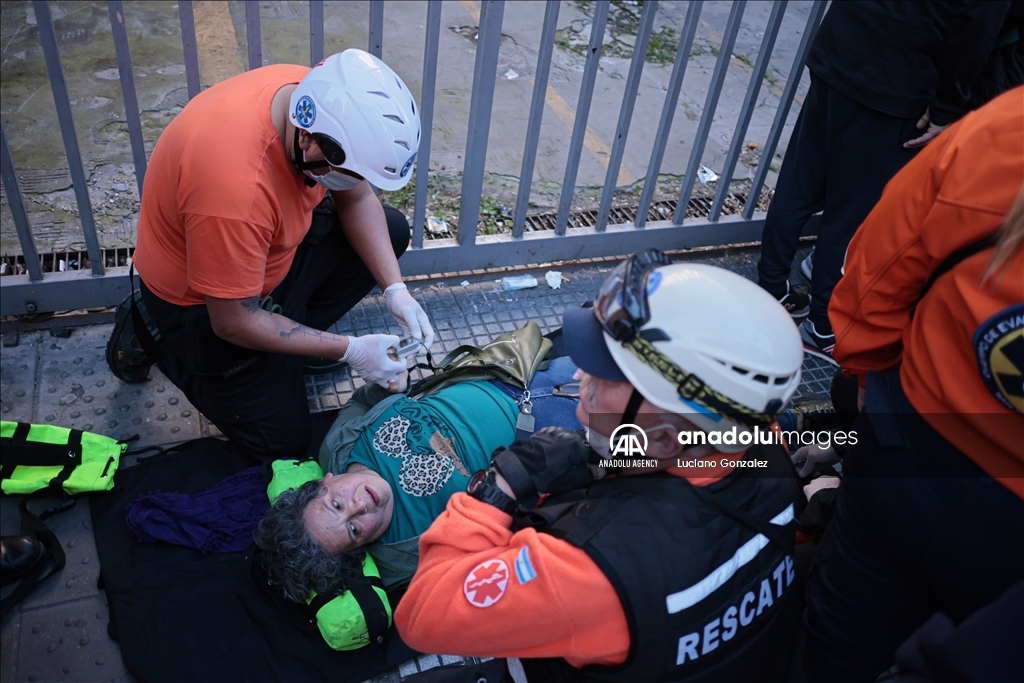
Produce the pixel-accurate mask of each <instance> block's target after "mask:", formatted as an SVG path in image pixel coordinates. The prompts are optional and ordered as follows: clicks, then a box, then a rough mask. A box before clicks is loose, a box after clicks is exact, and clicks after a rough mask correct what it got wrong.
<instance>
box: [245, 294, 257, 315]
mask: <svg viewBox="0 0 1024 683" xmlns="http://www.w3.org/2000/svg"><path fill="white" fill-rule="evenodd" d="M241 303H242V308H244V309H245V311H246V313H255V312H256V311H258V310H260V298H259V297H258V296H251V297H249V298H248V299H242V300H241Z"/></svg>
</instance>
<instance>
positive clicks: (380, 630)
mask: <svg viewBox="0 0 1024 683" xmlns="http://www.w3.org/2000/svg"><path fill="white" fill-rule="evenodd" d="M271 467H272V468H273V478H272V479H271V481H270V484H269V486H267V495H268V496H269V498H270V504H271V505H273V504H274V502H275V501H276V500H277V497H278V496H280V495H281V493H282V492H284V491H287V490H288V489H293V488H298V487H299V486H302V485H303V484H305V483H306V482H307V481H311V480H313V479H320V478H321V477H323V476H324V473H323V470H321V469H320V464H319V463H317V462H316V461H315V460H301V461H300V460H275V461H274V462H273V464H272V466H271ZM363 578H364V579H365V580H364V581H360V582H359V583H357V584H356V585H354V586H351V587H349V589H348V590H345V591H344V592H341V593H337V594H325V595H317V593H316V591H313V592H312V594H311V595H310V596H309V599H308V600H306V605H307V608H308V612H309V615H310V617H311V618H315V619H316V625H317V628H319V629H320V635H322V636H323V637H324V640H325V641H327V644H328V645H330V646H331V647H332V648H333V649H335V650H357V649H359V648H361V647H365V646H367V645H369V644H370V643H372V642H376V643H380V642H383V640H384V633H385V632H386V631H387V630H388V628H390V626H391V623H392V614H391V603H390V602H388V596H387V593H385V592H384V584H383V583H382V582H381V580H380V572H378V571H377V565H376V564H375V563H374V561H373V558H372V557H370V554H369V553H367V554H366V558H365V559H364V560H363Z"/></svg>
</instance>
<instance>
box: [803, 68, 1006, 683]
mask: <svg viewBox="0 0 1024 683" xmlns="http://www.w3.org/2000/svg"><path fill="white" fill-rule="evenodd" d="M1022 188H1024V87H1020V88H1017V89H1015V90H1012V91H1010V92H1008V93H1006V94H1004V95H1002V96H1000V97H999V98H997V99H995V100H993V101H992V102H991V103H990V104H988V105H987V106H985V107H983V108H982V109H980V110H978V111H977V112H974V113H972V114H969V115H968V116H967V117H965V118H964V119H963V120H961V121H960V122H958V123H956V124H954V125H952V126H950V128H949V129H948V130H947V131H946V132H945V133H944V134H943V135H941V136H940V137H939V138H937V139H936V140H935V141H934V142H932V143H931V144H930V145H928V146H927V147H925V148H924V150H923V151H922V152H921V153H920V154H919V155H918V156H917V157H916V158H915V159H914V160H913V161H912V162H911V163H910V164H908V165H907V167H906V168H904V169H903V170H902V171H901V172H900V173H899V174H898V175H896V177H895V178H893V180H892V181H891V182H890V183H889V185H888V186H887V187H886V189H885V192H884V193H883V195H882V198H881V200H880V201H879V203H878V205H877V206H876V207H875V209H874V211H872V212H871V214H870V215H869V216H868V218H867V220H865V222H864V224H863V225H862V226H861V227H860V229H859V230H858V232H857V235H856V236H855V238H854V239H853V241H852V242H851V244H850V250H849V253H848V255H847V258H846V268H845V270H846V272H845V275H844V277H843V279H842V280H841V281H840V283H839V285H838V286H837V287H836V289H835V292H834V294H833V297H832V301H831V304H830V306H829V316H830V318H831V321H832V325H833V327H834V329H835V333H836V349H835V358H836V360H837V361H839V363H840V364H841V365H842V366H843V367H844V369H846V370H847V371H848V372H852V373H854V374H856V375H858V376H859V377H860V378H861V379H862V380H864V379H866V386H867V397H866V401H867V403H866V408H865V412H864V413H862V414H861V415H860V416H859V417H858V422H857V425H856V426H855V429H858V430H859V432H860V441H859V443H858V444H857V446H855V447H853V448H851V450H850V451H849V453H848V454H847V457H846V460H845V461H844V470H845V472H846V474H847V475H848V476H847V477H846V479H845V480H844V482H843V485H842V487H841V488H840V492H839V504H838V510H837V514H836V518H835V520H834V521H833V522H832V526H831V527H830V529H829V534H828V535H827V536H826V539H825V540H826V542H824V543H823V545H822V548H821V549H820V550H823V551H827V552H826V553H824V554H823V559H824V564H823V565H822V567H823V568H822V569H821V570H820V571H819V572H817V573H812V578H811V582H810V586H809V596H810V598H809V603H810V605H809V610H808V619H807V621H808V625H809V627H810V628H809V642H810V646H811V647H810V656H811V671H812V679H813V680H828V681H837V682H842V681H859V680H864V681H867V680H874V677H875V676H877V675H878V674H879V673H880V672H881V671H883V670H884V669H885V668H886V667H888V665H889V663H891V660H892V656H893V653H894V651H895V649H896V647H897V646H898V645H899V643H900V642H902V641H903V640H904V639H905V638H906V637H907V636H909V635H910V633H911V632H912V631H913V630H914V629H916V628H917V627H918V626H920V625H921V624H922V623H923V622H924V621H925V620H926V619H927V618H928V617H930V616H931V614H932V613H934V612H943V613H945V614H947V615H948V616H949V617H950V618H952V619H953V620H954V622H959V621H961V620H962V619H964V618H966V617H967V616H968V615H969V614H970V613H971V612H973V611H974V610H977V609H979V608H980V607H982V606H983V605H985V604H988V603H989V602H991V601H992V600H994V599H995V598H997V597H998V596H999V595H1000V594H1001V593H1002V592H1003V591H1005V590H1006V589H1007V588H1008V587H1009V586H1010V585H1012V584H1014V583H1015V582H1016V581H1019V580H1021V579H1022V578H1024V534H1022V533H1021V530H1022V529H1024V501H1022V500H1021V498H1024V415H1022V414H1021V409H1022V401H1024V395H1022V394H1024V392H1022V375H1024V256H1022V254H1021V251H1020V250H1019V249H1018V250H1017V251H1016V253H1014V254H1013V255H1012V257H1011V259H1010V260H1009V262H1008V263H1006V264H1005V266H1004V267H1003V268H1002V269H1001V271H1000V272H998V273H996V274H995V275H994V276H993V277H991V278H990V279H988V280H986V279H985V278H984V274H985V271H986V269H987V268H988V266H989V264H990V263H991V260H992V254H993V251H992V249H991V248H989V249H986V250H983V251H981V252H979V253H977V254H975V255H973V256H969V257H967V258H964V259H963V260H960V261H959V262H958V263H957V264H956V265H954V266H953V267H952V268H951V269H950V270H949V271H948V272H946V273H945V274H944V275H942V276H940V277H938V278H937V279H936V280H935V281H934V283H933V284H932V285H931V287H930V289H928V291H927V292H926V293H925V294H924V296H923V298H922V292H924V290H925V287H926V284H927V283H928V281H929V278H930V276H931V274H932V273H933V272H934V271H935V270H936V269H937V268H939V266H940V264H942V263H943V262H945V261H947V259H949V258H950V257H951V256H952V255H954V254H955V253H956V252H958V251H959V250H961V249H963V248H964V247H966V246H968V245H971V244H973V243H976V242H978V241H979V240H980V239H982V238H985V237H988V236H990V235H992V234H993V233H995V232H996V231H997V230H998V229H999V227H1000V225H1001V224H1002V223H1003V220H1004V217H1005V216H1006V214H1007V212H1008V211H1009V209H1010V207H1011V205H1012V204H1013V202H1014V200H1015V199H1016V197H1017V196H1018V194H1019V193H1020V192H1021V191H1022ZM915 309H916V310H915ZM882 374H884V375H885V376H884V377H883V376H882Z"/></svg>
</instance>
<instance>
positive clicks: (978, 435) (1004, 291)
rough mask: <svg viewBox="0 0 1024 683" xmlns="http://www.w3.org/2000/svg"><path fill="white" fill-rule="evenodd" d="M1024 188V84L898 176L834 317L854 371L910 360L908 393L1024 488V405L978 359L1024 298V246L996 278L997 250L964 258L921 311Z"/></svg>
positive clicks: (938, 426) (984, 462) (954, 129)
mask: <svg viewBox="0 0 1024 683" xmlns="http://www.w3.org/2000/svg"><path fill="white" fill-rule="evenodd" d="M1022 187H1024V87H1018V88H1016V89H1014V90H1012V91H1010V92H1008V93H1005V94H1003V95H1002V96H1000V97H998V98H996V99H995V100H993V101H992V102H990V103H989V104H988V105H987V106H985V107H983V108H982V109H980V110H978V111H976V112H974V113H972V114H969V115H968V116H966V117H965V118H964V119H963V120H961V121H959V122H958V123H955V124H953V125H952V126H950V127H949V129H948V130H947V131H946V132H945V133H944V134H943V135H941V136H940V137H939V138H937V139H936V140H935V141H934V142H932V143H931V144H930V145H928V146H927V147H925V148H924V149H923V150H922V151H921V152H920V153H919V154H918V155H917V156H916V157H915V158H914V159H913V160H912V161H911V162H910V163H909V164H907V165H906V166H905V167H904V168H903V170H902V171H900V172H899V173H898V174H897V175H896V176H895V177H894V178H893V179H892V180H891V181H890V182H889V184H888V185H887V186H886V188H885V191H884V192H883V193H882V197H881V199H880V200H879V202H878V204H877V205H876V206H875V208H874V210H873V211H872V212H871V213H870V214H869V215H868V217H867V218H866V219H865V220H864V223H863V224H862V225H861V226H860V228H859V229H858V230H857V234H856V235H855V236H854V238H853V241H851V242H850V248H849V251H848V252H847V257H846V271H845V274H844V275H843V278H842V280H840V281H839V284H838V285H837V286H836V288H835V291H834V292H833V293H832V300H831V302H830V303H829V319H830V320H831V322H832V327H833V329H834V330H835V333H836V347H835V359H836V361H837V362H839V364H840V365H841V366H842V367H843V368H844V369H846V370H849V371H851V372H853V373H855V374H858V375H863V374H865V373H867V372H868V371H869V370H875V371H880V372H884V371H887V370H890V369H892V368H894V367H896V366H897V365H899V364H900V363H902V367H901V369H900V379H901V382H902V386H903V391H904V392H905V393H906V395H907V399H908V400H909V401H910V403H911V405H913V406H914V408H915V409H916V410H917V412H918V413H920V414H921V415H922V417H923V418H924V419H925V420H926V421H927V422H928V424H929V425H931V426H932V428H934V429H935V431H937V432H938V433H939V434H941V435H942V436H943V438H945V439H946V440H947V441H949V442H950V443H951V444H952V445H953V446H955V447H956V448H957V449H959V450H960V451H961V452H962V453H964V455H966V456H967V457H969V458H970V459H971V460H973V461H974V462H975V463H977V465H978V466H979V467H981V469H983V470H985V471H986V472H988V473H989V474H990V475H991V476H992V477H993V478H995V479H998V480H999V481H1000V482H1002V483H1003V484H1004V485H1005V486H1007V488H1009V489H1011V490H1012V491H1014V492H1015V493H1016V494H1017V495H1019V496H1021V497H1024V415H1021V414H1020V413H1018V412H1015V411H1012V410H1010V409H1009V408H1007V407H1006V406H1005V405H1004V404H1003V403H1002V402H1001V401H1000V400H999V399H998V398H997V395H996V394H995V393H994V392H993V391H992V390H991V389H990V387H989V386H988V385H987V384H986V381H985V379H984V378H983V376H982V374H981V371H980V370H979V363H978V358H977V356H978V355H982V354H981V351H982V350H983V349H982V348H981V347H976V344H975V339H974V337H975V334H976V332H978V331H979V330H982V332H983V333H984V331H985V329H987V327H986V326H987V325H989V326H990V325H991V322H990V321H992V319H993V317H994V316H997V314H998V315H1003V316H1006V315H1008V312H1007V309H1009V308H1010V307H1011V306H1014V305H1017V304H1021V303H1022V302H1024V255H1022V254H1021V252H1020V251H1019V250H1018V252H1017V253H1016V255H1015V256H1014V258H1012V259H1011V260H1010V261H1009V263H1008V264H1007V265H1006V267H1005V268H1004V269H1003V270H1002V272H1001V274H1000V275H997V276H996V277H994V278H992V279H991V280H990V281H988V282H987V283H984V284H983V283H982V281H981V280H982V277H983V275H984V273H985V270H986V269H987V268H988V265H989V263H990V262H991V260H992V253H993V252H992V250H991V249H989V250H985V251H982V252H981V253H978V254H975V255H974V256H972V257H970V258H967V259H965V260H963V261H961V262H960V264H959V265H957V266H956V267H955V268H953V269H952V270H951V271H950V272H948V273H946V274H945V275H943V276H942V277H940V278H938V279H937V280H936V281H935V283H934V284H933V285H932V287H931V289H930V290H929V291H928V293H927V295H926V296H925V297H924V298H923V299H921V301H920V304H919V306H918V308H917V312H916V313H915V314H914V316H913V319H911V315H910V311H911V308H912V306H913V305H914V304H915V303H916V302H917V300H918V297H919V296H920V293H921V291H922V289H923V288H924V285H925V283H926V282H927V280H928V278H929V276H930V275H931V273H932V272H933V271H934V270H935V268H936V267H938V265H939V264H940V263H942V261H944V260H945V259H946V258H947V257H948V256H949V255H951V254H953V253H954V252H956V251H957V250H959V249H961V248H963V247H964V246H966V245H969V244H972V243H973V242H976V241H977V240H979V239H981V238H983V237H986V236H988V235H991V234H992V233H994V232H995V231H996V230H997V229H998V228H999V226H1000V225H1001V224H1002V222H1003V219H1004V217H1005V216H1006V213H1007V212H1008V211H1009V209H1010V206H1011V205H1012V204H1013V201H1014V199H1016V197H1017V195H1018V194H1019V193H1020V192H1021V188H1022ZM1011 313H1012V312H1011ZM1011 317H1012V315H1011ZM995 322H996V323H997V326H998V322H999V321H998V320H996V321H995ZM1020 327H1021V325H1020V322H1019V319H1018V322H1017V324H1016V329H1017V331H1016V332H1014V331H1013V330H1014V329H1015V325H1014V323H1013V321H1012V320H1007V321H1006V322H1004V323H1003V324H1002V326H1001V327H1000V329H997V330H996V332H995V335H996V336H998V335H999V334H1002V333H1007V334H1010V335H1012V334H1019V328H1020ZM1004 341H1008V340H1007V339H1004ZM1010 354H1012V351H1009V345H1007V355H1008V356H1009V355H1010ZM1001 369H1002V368H1001ZM1020 370H1021V368H1019V367H1018V368H1017V375H1016V387H1013V386H1012V384H1013V379H1012V378H1011V377H1009V375H1007V382H1009V385H1008V387H1009V390H1010V391H1011V392H1019V391H1020V381H1021V378H1020V374H1019V372H1020ZM1007 372H1009V371H1007ZM1010 374H1011V375H1012V374H1013V373H1012V372H1010Z"/></svg>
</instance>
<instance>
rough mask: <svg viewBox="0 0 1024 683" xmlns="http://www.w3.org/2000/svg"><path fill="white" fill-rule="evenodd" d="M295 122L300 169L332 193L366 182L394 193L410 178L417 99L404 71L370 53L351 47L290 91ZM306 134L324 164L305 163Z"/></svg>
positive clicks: (416, 142) (291, 116)
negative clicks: (401, 73) (303, 137)
mask: <svg viewBox="0 0 1024 683" xmlns="http://www.w3.org/2000/svg"><path fill="white" fill-rule="evenodd" d="M289 120H290V121H291V123H292V125H294V126H295V140H294V143H293V144H294V146H295V168H296V169H297V170H299V171H300V172H303V173H305V174H306V175H307V176H309V177H310V178H312V179H313V180H315V181H316V182H319V183H320V184H321V185H324V186H325V187H327V188H328V189H331V190H342V189H349V188H351V187H354V186H355V185H357V184H358V183H359V182H361V180H362V179H366V180H368V181H370V183H372V184H373V185H375V186H376V187H379V188H380V189H382V190H389V191H393V190H398V189H401V188H402V187H404V186H405V185H406V183H408V182H409V179H410V178H411V177H412V173H411V171H412V166H413V163H414V162H415V160H416V151H417V149H419V144H420V117H419V111H418V109H417V107H416V102H415V101H414V100H413V97H412V93H410V92H409V88H407V87H406V85H405V83H403V82H402V79H401V78H399V77H398V74H396V73H395V72H394V70H392V69H391V67H389V66H388V65H387V64H385V63H384V62H382V61H381V60H380V59H377V58H376V57H374V56H373V55H371V54H369V53H368V52H364V51H363V50H356V49H350V50H345V51H344V52H340V53H337V54H333V55H331V56H330V57H327V58H326V59H324V60H323V61H322V62H320V63H319V64H317V65H316V66H315V67H313V68H312V69H311V70H310V72H309V73H308V74H306V76H305V77H304V78H303V79H302V80H301V81H300V82H299V84H298V86H297V87H296V88H295V90H294V91H293V92H292V95H291V101H290V110H289ZM300 129H301V130H305V131H307V132H309V133H310V134H311V135H312V136H313V139H314V140H316V143H317V146H319V148H320V151H321V152H322V153H323V155H324V159H325V160H326V163H325V162H323V161H306V159H305V155H304V153H303V152H302V150H301V149H300V148H299V130H300ZM325 169H326V172H324V171H325ZM314 170H315V171H317V172H314ZM320 172H323V175H319V173H320Z"/></svg>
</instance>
